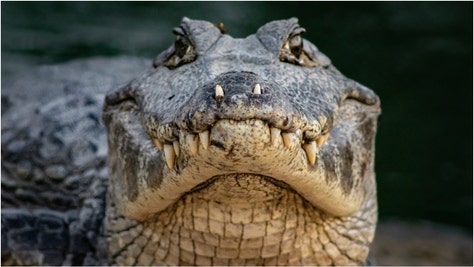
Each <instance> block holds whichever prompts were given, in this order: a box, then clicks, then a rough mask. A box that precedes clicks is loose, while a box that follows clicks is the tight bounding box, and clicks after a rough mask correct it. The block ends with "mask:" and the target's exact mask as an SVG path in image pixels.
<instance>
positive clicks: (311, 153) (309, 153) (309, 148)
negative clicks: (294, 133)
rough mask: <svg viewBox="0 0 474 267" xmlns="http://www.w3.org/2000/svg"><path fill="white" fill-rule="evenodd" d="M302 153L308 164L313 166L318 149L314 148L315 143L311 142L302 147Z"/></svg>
mask: <svg viewBox="0 0 474 267" xmlns="http://www.w3.org/2000/svg"><path fill="white" fill-rule="evenodd" d="M303 149H304V152H305V153H306V157H307V158H308V161H309V164H311V165H314V163H315V162H316V153H317V152H318V147H317V146H316V142H315V141H311V142H309V143H306V144H304V145H303Z"/></svg>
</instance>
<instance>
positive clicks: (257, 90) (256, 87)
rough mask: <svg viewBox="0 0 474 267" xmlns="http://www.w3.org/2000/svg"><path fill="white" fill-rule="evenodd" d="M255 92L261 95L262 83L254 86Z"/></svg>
mask: <svg viewBox="0 0 474 267" xmlns="http://www.w3.org/2000/svg"><path fill="white" fill-rule="evenodd" d="M253 93H254V94H257V95H260V94H261V93H262V89H261V88H260V84H258V83H257V84H256V85H255V87H254V88H253Z"/></svg>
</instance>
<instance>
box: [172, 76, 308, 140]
mask: <svg viewBox="0 0 474 267" xmlns="http://www.w3.org/2000/svg"><path fill="white" fill-rule="evenodd" d="M277 88H278V85H277V84H274V83H272V82H269V81H266V80H264V79H262V78H261V77H259V76H258V75H256V74H254V73H252V72H227V73H223V74H221V75H219V76H217V77H216V78H215V79H214V80H213V81H212V82H209V83H207V84H205V85H204V86H202V87H201V88H200V89H199V90H196V93H195V94H194V95H193V96H192V97H191V99H189V101H188V102H187V103H186V104H185V105H183V108H182V110H181V112H180V114H179V115H178V117H177V119H176V120H175V122H176V124H177V125H178V126H179V127H180V128H181V129H183V130H185V131H188V132H202V131H205V130H208V129H209V128H210V127H212V125H214V124H215V123H216V122H217V121H218V120H229V121H230V122H231V123H232V122H234V121H245V122H249V121H250V120H262V121H265V122H266V123H268V124H269V125H271V126H274V127H278V128H281V129H283V130H296V128H298V126H299V125H297V123H298V121H299V120H298V117H299V116H297V115H296V114H297V113H296V112H295V110H294V109H293V107H292V106H291V105H289V103H288V102H287V101H285V98H284V97H282V96H281V95H280V93H279V90H276V89H277Z"/></svg>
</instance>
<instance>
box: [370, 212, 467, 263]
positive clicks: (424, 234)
mask: <svg viewBox="0 0 474 267" xmlns="http://www.w3.org/2000/svg"><path fill="white" fill-rule="evenodd" d="M472 249H473V247H472V233H468V232H466V231H465V230H463V229H460V228H457V227H452V226H446V225H441V224H435V223H431V222H402V221H397V220H391V221H382V222H380V223H379V225H378V226H377V232H376V235H375V240H374V243H373V245H372V252H373V253H374V255H375V258H376V261H377V265H399V266H400V265H470V266H472V265H473V250H472Z"/></svg>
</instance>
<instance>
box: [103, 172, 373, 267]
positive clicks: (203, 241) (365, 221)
mask: <svg viewBox="0 0 474 267" xmlns="http://www.w3.org/2000/svg"><path fill="white" fill-rule="evenodd" d="M109 203H110V201H109ZM376 210H377V207H376V201H375V199H374V197H373V196H372V197H369V198H368V200H367V201H366V202H365V203H364V206H363V207H362V209H361V210H360V211H359V212H358V213H356V214H355V215H353V216H349V217H339V218H337V217H332V216H330V215H327V214H325V213H323V212H321V211H319V210H318V209H317V208H315V207H313V206H312V205H311V204H309V203H308V202H307V201H305V200H304V199H303V198H302V197H301V196H300V195H299V194H297V193H296V192H294V191H293V190H291V189H289V188H285V187H282V186H280V185H277V184H275V183H274V182H272V181H271V180H269V179H266V178H264V177H262V176H259V175H251V174H233V175H223V176H219V177H217V178H215V179H213V180H212V182H210V183H208V184H206V186H203V187H202V188H200V189H198V190H195V191H193V192H190V193H188V194H186V195H184V196H183V197H182V198H181V199H180V200H179V201H178V202H177V203H175V204H174V205H173V206H171V207H169V208H168V209H166V210H165V211H163V212H161V213H160V214H158V215H156V216H154V217H153V218H151V219H149V220H148V221H145V222H142V223H138V222H136V221H132V220H128V219H125V218H123V217H121V216H119V215H117V214H116V211H115V209H114V208H113V207H110V209H109V211H111V212H109V213H108V214H107V218H106V225H105V227H106V241H107V246H108V251H109V255H108V257H109V260H110V263H111V264H119V265H150V264H152V265H348V264H362V263H363V262H364V261H365V259H366V257H367V254H368V252H369V247H368V246H369V244H370V243H371V241H372V239H373V232H374V228H375V223H376V219H377V218H376V217H377V211H376Z"/></svg>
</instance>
